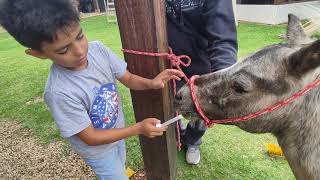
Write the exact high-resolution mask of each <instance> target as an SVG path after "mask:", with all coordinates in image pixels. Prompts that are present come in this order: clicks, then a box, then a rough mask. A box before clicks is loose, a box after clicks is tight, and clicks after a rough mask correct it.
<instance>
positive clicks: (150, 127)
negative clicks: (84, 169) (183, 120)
mask: <svg viewBox="0 0 320 180" xmlns="http://www.w3.org/2000/svg"><path fill="white" fill-rule="evenodd" d="M157 123H159V120H158V119H155V118H149V119H145V120H144V121H141V122H139V123H137V124H134V125H132V126H129V127H126V128H113V129H95V128H94V127H93V126H92V125H90V126H89V127H87V128H86V129H84V130H82V131H81V132H80V133H78V134H77V135H78V137H79V138H80V139H81V140H82V141H84V142H85V143H86V144H88V145H90V146H97V145H102V144H109V143H112V142H116V141H119V140H121V139H125V138H128V137H131V136H135V135H140V134H143V135H145V136H147V137H149V138H153V137H155V136H161V135H162V134H163V131H165V130H166V128H165V127H160V128H159V127H156V126H155V125H156V124H157Z"/></svg>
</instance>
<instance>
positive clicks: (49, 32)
mask: <svg viewBox="0 0 320 180" xmlns="http://www.w3.org/2000/svg"><path fill="white" fill-rule="evenodd" d="M79 21H80V19H79V13H78V11H77V9H76V8H75V7H74V6H73V5H72V3H71V0H0V24H1V25H2V26H3V27H4V28H5V29H6V30H7V31H8V32H9V33H10V34H11V35H12V36H13V37H14V38H15V39H16V40H17V41H18V42H19V43H20V44H22V45H23V46H25V47H28V48H32V49H35V50H41V44H42V43H43V42H49V43H50V42H53V40H54V39H55V38H56V33H57V31H59V30H62V31H66V28H68V27H70V26H73V25H75V24H78V23H79Z"/></svg>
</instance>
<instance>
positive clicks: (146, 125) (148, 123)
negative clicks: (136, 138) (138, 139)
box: [136, 118, 166, 138]
mask: <svg viewBox="0 0 320 180" xmlns="http://www.w3.org/2000/svg"><path fill="white" fill-rule="evenodd" d="M160 122H161V121H160V120H159V119H156V118H148V119H144V120H143V121H141V122H138V123H137V124H136V125H137V128H138V131H139V134H143V135H145V136H146V137H148V138H154V137H156V136H162V135H163V132H164V131H166V127H156V124H157V123H160Z"/></svg>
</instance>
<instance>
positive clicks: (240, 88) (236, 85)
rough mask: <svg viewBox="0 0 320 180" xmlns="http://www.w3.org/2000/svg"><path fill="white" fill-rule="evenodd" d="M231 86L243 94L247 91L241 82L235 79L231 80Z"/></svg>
mask: <svg viewBox="0 0 320 180" xmlns="http://www.w3.org/2000/svg"><path fill="white" fill-rule="evenodd" d="M231 88H232V89H233V90H234V91H235V92H236V93H238V94H244V93H247V92H248V91H247V90H246V88H245V87H244V85H243V84H240V83H239V82H236V81H235V82H233V84H232V86H231Z"/></svg>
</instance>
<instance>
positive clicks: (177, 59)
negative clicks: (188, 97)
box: [122, 48, 191, 151]
mask: <svg viewBox="0 0 320 180" xmlns="http://www.w3.org/2000/svg"><path fill="white" fill-rule="evenodd" d="M122 51H123V52H125V53H129V54H135V55H143V56H151V57H167V59H169V61H170V64H171V68H172V67H175V68H177V69H178V70H179V71H181V72H182V73H183V78H184V79H185V81H186V82H188V83H189V79H188V77H187V76H186V75H185V74H184V72H183V71H182V69H181V68H180V65H182V66H184V67H188V66H189V65H190V64H191V58H190V57H189V56H186V55H181V56H176V55H175V54H174V53H173V51H172V49H171V48H169V53H149V52H142V51H134V50H127V49H122ZM182 59H186V60H187V62H184V61H183V60H182ZM176 92H177V86H176V82H175V80H173V93H174V96H175V95H176ZM176 115H178V113H177V112H176ZM176 129H177V136H178V139H177V143H178V150H179V151H180V150H181V141H180V128H179V122H178V121H177V122H176Z"/></svg>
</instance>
